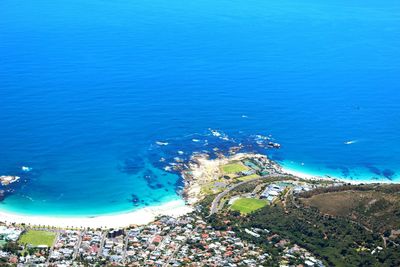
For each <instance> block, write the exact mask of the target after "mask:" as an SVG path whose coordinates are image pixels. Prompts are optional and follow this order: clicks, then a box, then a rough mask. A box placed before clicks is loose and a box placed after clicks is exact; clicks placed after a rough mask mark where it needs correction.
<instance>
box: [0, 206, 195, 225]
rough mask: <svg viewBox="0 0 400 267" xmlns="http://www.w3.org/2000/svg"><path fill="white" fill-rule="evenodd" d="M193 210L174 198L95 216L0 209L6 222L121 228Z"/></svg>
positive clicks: (1, 216)
mask: <svg viewBox="0 0 400 267" xmlns="http://www.w3.org/2000/svg"><path fill="white" fill-rule="evenodd" d="M192 210H193V209H192V207H190V206H188V205H186V204H185V202H184V201H183V200H174V201H170V202H167V203H165V204H163V205H160V206H153V207H147V208H143V209H139V210H137V211H132V212H127V213H120V214H111V215H102V216H94V217H57V216H51V217H50V216H33V215H32V216H30V215H21V214H14V213H9V212H4V211H0V221H1V222H4V223H18V224H21V223H25V224H31V225H44V226H56V227H65V228H67V227H91V228H119V227H127V226H130V225H143V224H147V223H150V222H152V221H154V219H155V218H156V217H157V216H160V215H169V216H173V217H179V216H181V215H184V214H187V213H189V212H191V211H192Z"/></svg>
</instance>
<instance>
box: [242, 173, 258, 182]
mask: <svg viewBox="0 0 400 267" xmlns="http://www.w3.org/2000/svg"><path fill="white" fill-rule="evenodd" d="M258 177H260V175H258V174H251V175H247V176H242V177H239V178H237V179H238V180H240V181H247V180H251V179H254V178H258Z"/></svg>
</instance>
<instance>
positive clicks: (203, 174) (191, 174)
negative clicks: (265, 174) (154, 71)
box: [0, 152, 396, 228]
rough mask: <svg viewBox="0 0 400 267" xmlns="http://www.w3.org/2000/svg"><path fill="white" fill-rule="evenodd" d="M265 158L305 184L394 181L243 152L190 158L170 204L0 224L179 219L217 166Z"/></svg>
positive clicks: (3, 215)
mask: <svg viewBox="0 0 400 267" xmlns="http://www.w3.org/2000/svg"><path fill="white" fill-rule="evenodd" d="M248 157H255V158H266V159H267V160H268V161H269V162H270V164H271V166H273V167H274V169H275V170H276V171H277V174H279V173H280V174H286V175H293V176H295V177H298V178H302V179H306V180H329V181H337V182H345V183H349V184H374V183H375V184H391V183H394V184H395V183H396V182H394V181H385V180H383V181H382V180H350V179H345V178H341V177H333V176H328V175H314V174H310V173H307V172H302V171H299V170H294V169H291V168H288V167H284V166H283V165H282V164H280V163H278V162H276V161H273V160H270V159H269V158H268V157H267V155H263V154H258V153H251V152H244V153H236V154H233V155H230V156H228V157H221V158H215V159H209V158H208V155H207V154H197V155H193V156H192V157H191V159H190V161H189V167H188V169H185V170H183V171H182V172H181V177H182V179H183V180H184V183H185V188H184V190H183V194H182V195H181V199H178V200H171V201H168V202H165V203H164V204H161V205H157V206H149V207H144V208H141V209H138V210H134V211H127V212H121V213H115V214H105V215H97V216H89V215H88V216H75V217H74V216H70V217H69V216H65V217H64V216H57V215H54V216H51V215H43V216H42V215H24V214H19V213H13V212H8V211H4V210H1V209H0V222H3V223H17V224H26V225H36V226H37V225H43V226H54V227H60V228H87V227H89V228H123V227H128V226H131V225H144V224H148V223H150V222H152V221H154V220H155V219H156V217H158V216H163V215H168V216H172V217H179V216H182V215H185V214H187V213H190V212H192V211H193V210H194V208H193V205H194V204H195V203H197V202H198V201H199V200H200V199H201V198H202V197H201V196H202V193H201V186H202V185H203V184H204V183H206V182H209V181H212V180H213V179H215V177H216V176H218V175H220V169H219V168H220V166H221V165H223V164H227V163H228V162H230V161H237V160H241V159H243V158H248Z"/></svg>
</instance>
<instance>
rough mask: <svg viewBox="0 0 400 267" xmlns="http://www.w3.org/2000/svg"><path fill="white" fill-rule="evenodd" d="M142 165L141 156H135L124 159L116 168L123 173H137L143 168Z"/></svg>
mask: <svg viewBox="0 0 400 267" xmlns="http://www.w3.org/2000/svg"><path fill="white" fill-rule="evenodd" d="M143 166H144V160H143V157H140V156H135V157H130V158H128V159H125V160H124V162H122V163H121V164H120V165H119V166H118V169H119V171H121V172H123V173H126V174H130V175H131V174H137V173H139V172H140V171H141V170H142V169H143Z"/></svg>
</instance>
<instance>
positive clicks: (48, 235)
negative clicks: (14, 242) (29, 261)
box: [18, 230, 56, 247]
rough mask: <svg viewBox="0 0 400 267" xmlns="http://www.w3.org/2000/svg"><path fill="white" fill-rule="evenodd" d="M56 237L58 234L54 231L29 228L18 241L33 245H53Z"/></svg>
mask: <svg viewBox="0 0 400 267" xmlns="http://www.w3.org/2000/svg"><path fill="white" fill-rule="evenodd" d="M55 238H56V234H55V233H53V232H47V231H36V230H29V231H27V232H26V233H24V234H23V235H22V236H21V237H20V239H19V241H18V242H19V243H20V244H30V245H31V246H33V247H37V246H40V245H46V246H48V247H51V246H52V245H53V242H54V239H55Z"/></svg>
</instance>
